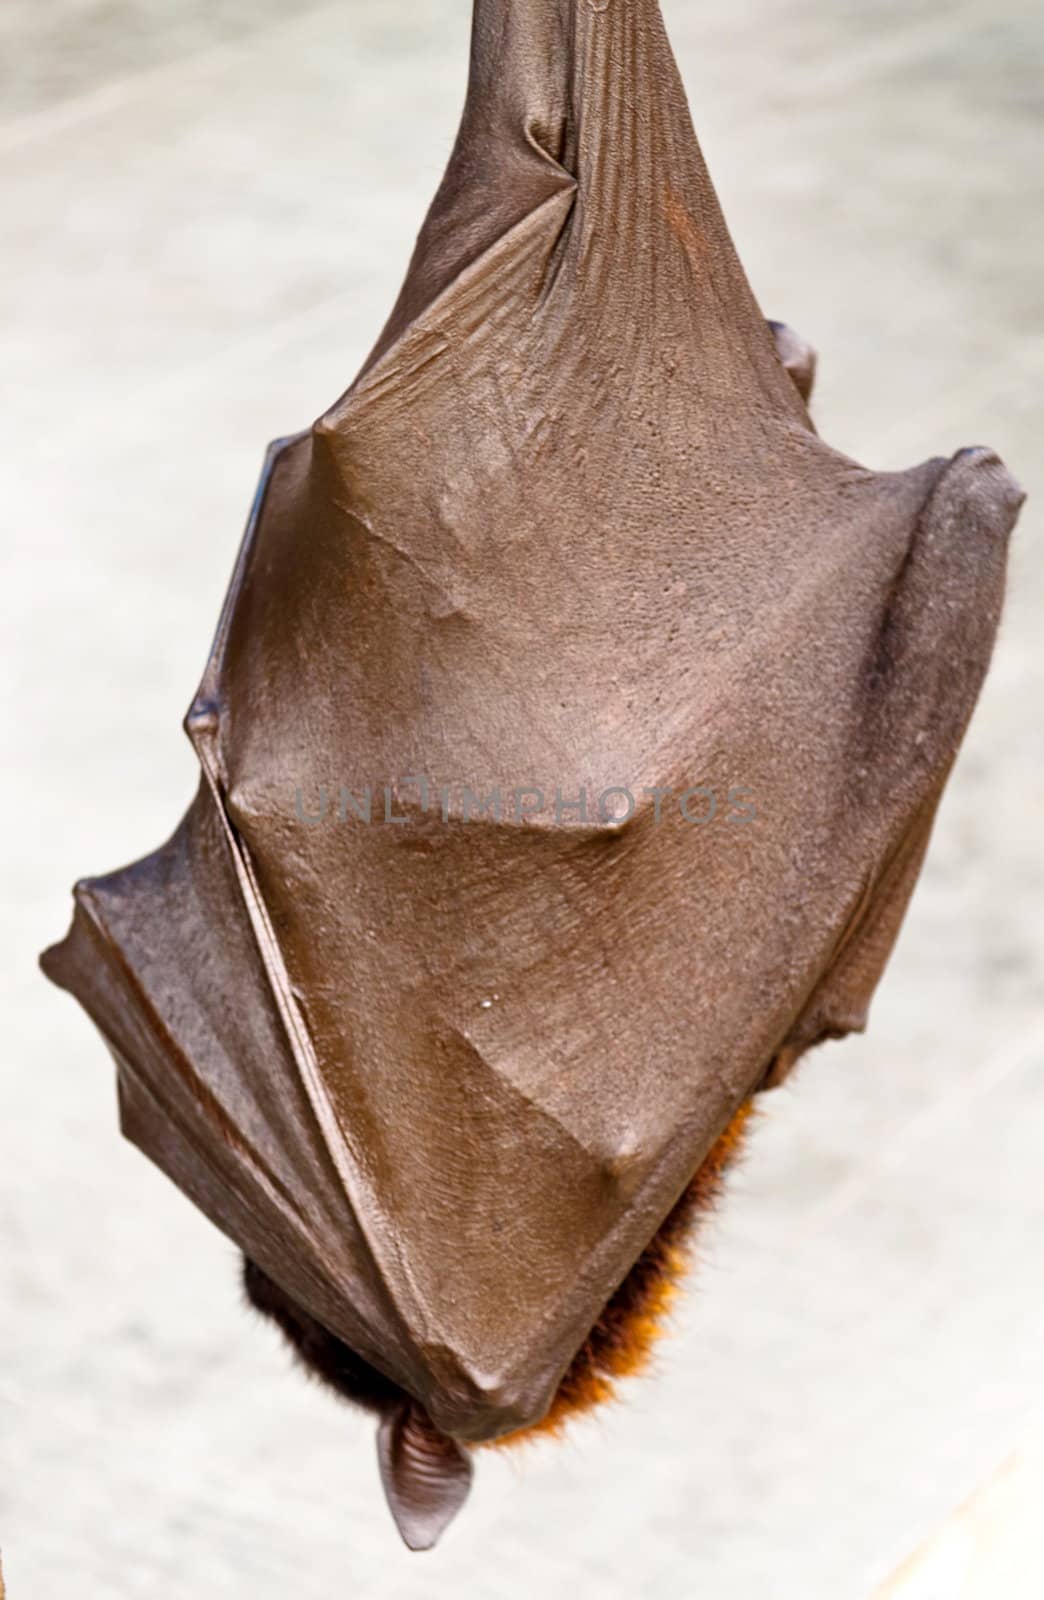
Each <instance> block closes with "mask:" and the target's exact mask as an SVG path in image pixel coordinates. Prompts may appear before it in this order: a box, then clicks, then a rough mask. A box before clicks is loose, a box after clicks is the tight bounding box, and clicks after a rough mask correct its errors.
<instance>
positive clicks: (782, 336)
mask: <svg viewBox="0 0 1044 1600" xmlns="http://www.w3.org/2000/svg"><path fill="white" fill-rule="evenodd" d="M769 331H770V332H771V334H772V337H773V339H775V341H776V354H777V355H778V356H779V359H780V360H781V361H782V363H783V365H784V366H785V367H786V369H787V371H788V372H789V373H790V376H791V377H792V378H793V380H794V387H795V388H796V389H797V392H798V394H799V395H800V396H801V398H802V400H804V402H805V404H806V405H807V404H808V402H809V401H810V400H811V398H812V385H813V384H814V383H815V381H816V352H815V351H814V350H813V348H812V346H811V345H810V344H808V343H806V341H805V340H804V339H802V338H801V337H800V335H799V334H796V333H795V332H794V330H793V328H789V327H788V326H787V324H786V323H785V322H770V323H769Z"/></svg>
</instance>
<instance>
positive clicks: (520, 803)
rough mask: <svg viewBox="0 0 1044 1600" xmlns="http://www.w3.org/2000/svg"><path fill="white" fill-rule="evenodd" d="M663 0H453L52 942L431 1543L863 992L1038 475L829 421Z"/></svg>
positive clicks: (646, 1282) (189, 1171) (619, 1311)
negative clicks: (394, 288)
mask: <svg viewBox="0 0 1044 1600" xmlns="http://www.w3.org/2000/svg"><path fill="white" fill-rule="evenodd" d="M813 367H814V358H813V356H812V354H811V351H810V350H809V348H808V347H807V346H806V345H805V344H804V343H803V342H802V341H801V340H800V339H798V338H797V337H796V336H795V335H794V334H792V333H791V332H790V331H789V330H788V329H786V328H785V327H781V326H779V325H771V324H768V323H766V321H765V320H764V318H763V317H762V315H761V312H760V311H759V309H758V306H757V304H756V302H755V299H754V297H753V294H752V291H751V289H750V287H749V285H748V283H747V280H746V278H745V276H744V273H743V270H742V267H741V266H740V263H739V261H738V259H737V256H736V253H735V250H734V248H733V245H732V242H731V240H730V237H729V233H728V230H727V227H726V224H725V222H724V219H723V217H722V214H721V210H720V208H719V205H718V201H717V199H716V197H715V193H714V190H713V188H712V185H711V182H710V179H709V177H708V174H707V171H706V168H705V165H704V162H703V159H702V156H701V153H700V150H699V147H698V145H697V142H696V138H695V135H694V133H693V129H692V124H691V121H690V116H689V111H688V108H687V104H686V99H685V94H684V90H683V88H682V84H681V81H680V78H679V74H678V71H677V68H676V65H675V62H674V60H673V57H672V54H671V50H670V46H669V44H668V41H667V38H666V35H665V32H664V28H663V24H662V20H661V17H660V12H659V7H658V5H657V4H656V0H476V4H475V8H474V21H473V36H472V49H471V71H470V81H469V87H468V93H467V99H466V105H465V109H464V113H463V120H462V123H461V127H460V131H459V134H458V137H457V140H456V144H455V147H454V149H453V152H452V155H451V158H450V161H449V166H448V169H447V171H446V174H445V177H444V178H443V180H442V183H441V186H440V188H439V189H438V192H437V194H436V197H435V199H434V202H433V204H432V207H431V209H430V211H429V213H428V216H427V219H426V221H425V222H424V225H423V228H422V230H421V233H420V236H419V239H418V242H417V246H416V250H415V253H414V255H413V258H412V262H411V264H410V267H409V271H408V274H407V277H406V280H405V284H404V286H403V288H402V291H401V293H400V295H399V298H398V301H397V303H396V304H395V306H394V309H393V310H392V313H391V316H390V319H389V321H388V323H387V325H386V327H385V328H384V331H383V333H382V334H381V335H380V338H379V339H378V341H377V344H376V346H375V348H374V349H373V351H372V353H371V355H370V356H369V358H368V359H367V360H366V362H365V364H364V366H363V368H362V371H361V372H360V374H359V376H358V377H357V378H356V379H355V381H354V383H353V384H352V386H351V388H349V389H348V391H347V393H345V394H344V395H343V396H342V398H340V399H339V400H337V401H336V403H335V404H333V405H332V406H331V407H330V408H329V409H328V410H327V411H326V412H325V413H324V414H323V415H322V416H321V417H320V418H319V420H318V421H317V422H316V423H315V424H314V425H313V426H312V427H310V428H308V429H307V430H306V431H304V432H302V433H300V434H298V435H296V436H294V437H292V438H288V439H283V440H280V441H278V442H277V443H275V444H274V445H272V446H271V447H270V449H269V451H268V455H267V459H266V462H265V466H264V471H263V475H262V478H261V483H260V488H259V490H258V494H257V498H256V502H255V504H254V508H253V511H252V514H251V516H250V520H249V523H248V526H247V530H246V535H245V538H244V541H243V544H242V547H241V550H240V554H239V558H238V563H237V565H236V567H235V571H234V575H233V578H232V582H231V587H230V589H229V592H228V597H227V601H226V603H225V607H224V611H223V614H222V616H221V619H220V623H219V627H218V631H217V635H216V639H215V642H214V645H213V649H212V652H211V655H210V658H209V661H208V662H207V664H206V669H205V672H204V674H203V678H202V682H201V686H200V688H199V691H198V693H197V695H196V697H195V699H194V700H193V702H192V705H191V708H190V710H189V712H188V716H187V720H186V728H187V732H188V735H189V738H190V739H191V741H192V744H193V746H194V748H195V751H196V754H197V755H198V758H199V765H200V770H201V780H200V786H199V790H198V793H197V795H196V798H195V800H194V801H193V803H192V805H191V807H190V809H189V811H188V814H187V816H186V817H185V819H184V821H183V823H182V824H181V826H180V828H179V829H178V831H177V832H176V833H175V835H174V837H173V838H172V839H171V840H170V841H169V843H167V844H166V845H165V846H163V848H162V849H160V850H158V851H157V852H156V853H155V854H154V855H151V856H149V857H148V858H147V859H146V860H144V861H141V862H138V863H137V864H136V865H134V866H131V867H128V868H126V869H124V870H122V871H119V872H116V873H113V874H111V875H109V876H107V877H102V878H95V879H90V880H86V881H84V882H81V883H80V884H79V885H78V886H77V888H76V891H75V914H74V920H73V925H72V928H71V931H70V933H69V935H68V936H67V938H66V939H65V941H64V943H62V944H60V945H58V946H56V947H55V948H53V949H52V950H50V951H49V952H47V953H46V955H45V956H44V958H43V964H44V969H45V971H46V972H47V974H48V975H49V976H50V977H51V978H53V979H54V980H55V982H57V983H58V984H60V985H62V986H63V987H65V988H66V989H69V990H71V991H72V993H73V994H74V995H75V996H76V997H77V998H78V999H79V1000H80V1002H81V1003H82V1004H83V1006H84V1007H85V1008H86V1010H87V1011H88V1012H89V1013H90V1015H91V1017H92V1018H93V1019H94V1021H95V1022H96V1024H97V1025H98V1027H99V1028H100V1030H101V1032H102V1034H103V1035H104V1037H105V1039H106V1041H107V1043H108V1046H109V1048H110V1050H111V1052H112V1054H113V1056H114V1058H115V1062H116V1068H117V1076H118V1087H119V1106H120V1117H121V1126H122V1129H123V1132H124V1133H125V1135H126V1136H127V1137H128V1138H129V1139H131V1140H132V1141H133V1142H134V1143H135V1144H137V1145H138V1146H139V1147H140V1148H141V1149H142V1150H143V1151H144V1152H145V1154H146V1155H147V1156H149V1157H150V1158H151V1160H152V1161H153V1162H155V1163H156V1165H157V1166H159V1167H160V1168H161V1169H162V1170H163V1171H164V1172H165V1173H166V1174H167V1175H168V1176H169V1177H170V1178H171V1179H172V1180H173V1181H174V1182H175V1183H176V1184H177V1185H178V1186H179V1188H181V1189H182V1190H183V1191H184V1193H185V1194H186V1195H187V1196H188V1197H189V1198H190V1199H191V1200H192V1201H194V1202H195V1204H196V1205H197V1206H198V1207H199V1208H200V1209H201V1210H202V1211H203V1212H204V1213H205V1214H206V1215H207V1216H208V1217H209V1218H210V1219H211V1220H212V1221H213V1222H214V1223H215V1224H216V1225H217V1226H218V1227H219V1228H220V1229H222V1230H223V1231H224V1233H225V1234H227V1235H228V1237H229V1238H230V1239H232V1240H233V1241H234V1242H235V1244H236V1245H237V1246H238V1247H239V1249H240V1250H241V1251H242V1253H243V1255H244V1257H245V1260H246V1266H245V1269H244V1270H245V1283H246V1289H247V1294H248V1296H249V1298H250V1299H251V1301H252V1302H253V1303H254V1304H255V1305H256V1306H257V1307H258V1308H259V1309H260V1310H261V1311H262V1312H264V1313H265V1314H266V1315H267V1316H269V1317H271V1318H272V1319H273V1320H274V1321H275V1322H276V1323H277V1324H278V1325H279V1326H280V1327H281V1328H282V1329H283V1332H284V1333H285V1334H286V1335H287V1337H288V1338H289V1340H290V1341H291V1344H292V1345H293V1347H294V1348H295V1349H296V1351H297V1352H298V1354H299V1355H300V1357H301V1359H302V1360H303V1361H304V1362H305V1364H306V1365H307V1366H308V1367H309V1368H310V1369H311V1370H312V1371H313V1372H314V1373H316V1374H318V1375H319V1376H320V1377H321V1378H323V1379H324V1380H325V1381H326V1382H327V1383H328V1384H330V1385H331V1386H332V1387H333V1389H334V1390H336V1391H337V1392H338V1393H339V1394H341V1395H343V1396H345V1397H347V1398H348V1399H350V1400H354V1401H357V1402H358V1403H359V1404H361V1405H363V1406H365V1407H367V1408H369V1409H370V1410H371V1411H373V1412H375V1413H376V1414H377V1418H378V1458H379V1466H380V1472H381V1477H382V1481H383V1483H384V1487H385V1490H386V1492H387V1497H388V1501H389V1504H390V1506H391V1509H392V1512H393V1514H394V1517H395V1520H396V1522H397V1524H398V1526H399V1529H400V1531H401V1533H402V1535H403V1537H404V1539H405V1540H406V1542H407V1544H409V1545H410V1546H411V1548H414V1549H426V1548H430V1547H431V1546H432V1545H433V1544H434V1543H435V1541H436V1540H437V1539H438V1537H439V1536H440V1535H441V1533H442V1532H443V1530H444V1529H445V1527H446V1526H447V1525H448V1523H449V1522H450V1521H451V1519H452V1518H453V1517H454V1516H455V1514H456V1513H457V1511H458V1510H459V1509H460V1507H461V1505H462V1504H463V1503H464V1500H465V1499H466V1497H467V1493H468V1489H469V1486H470V1483H471V1476H472V1470H473V1461H474V1453H475V1450H476V1448H477V1447H479V1446H481V1445H484V1444H493V1443H498V1442H503V1441H509V1442H510V1441H514V1440H515V1439H518V1438H519V1437H528V1436H530V1435H531V1434H532V1433H533V1432H535V1431H539V1430H540V1429H542V1428H543V1429H545V1430H550V1431H555V1430H557V1429H558V1428H559V1427H560V1426H561V1424H562V1423H563V1421H565V1420H566V1419H567V1418H568V1417H569V1416H571V1415H573V1414H574V1413H575V1412H577V1411H579V1410H583V1409H584V1408H586V1407H588V1406H590V1405H592V1404H596V1403H598V1401H600V1400H601V1399H604V1398H605V1396H606V1395H607V1394H608V1393H609V1392H611V1390H612V1387H613V1384H614V1383H615V1382H616V1380H617V1379H618V1378H620V1377H622V1376H626V1375H628V1374H629V1373H631V1372H633V1371H636V1370H639V1369H640V1367H641V1365H642V1363H643V1361H644V1359H645V1356H646V1353H647V1351H648V1349H649V1347H650V1344H651V1340H652V1338H653V1337H654V1336H655V1333H656V1330H657V1327H658V1326H659V1323H660V1321H661V1319H662V1314H663V1310H664V1308H665V1305H666V1303H667V1301H668V1300H669V1297H670V1295H671V1293H672V1292H673V1290H674V1287H675V1285H676V1282H677V1279H678V1276H679V1274H680V1272H681V1270H682V1268H683V1266H684V1261H685V1258H686V1253H687V1248H688V1243H687V1241H690V1240H691V1238H692V1237H693V1230H694V1229H695V1228H696V1227H697V1225H698V1222H699V1219H700V1217H701V1216H702V1215H703V1213H704V1212H705V1211H706V1209H707V1208H708V1206H709V1205H710V1204H711V1203H712V1202H713V1200H714V1198H715V1197H716V1195H717V1194H718V1192H719V1191H720V1188H721V1185H722V1182H723V1176H724V1173H725V1170H726V1168H727V1166H728V1163H729V1161H730V1159H731V1158H732V1156H733V1155H734V1154H735V1152H736V1150H737V1149H738V1148H739V1147H740V1145H741V1143H742V1139H743V1134H744V1129H745V1126H746V1125H747V1124H748V1123H749V1118H750V1111H751V1107H752V1105H753V1104H754V1102H755V1101H756V1099H757V1097H758V1095H759V1094H760V1093H761V1092H762V1091H765V1090H766V1089H768V1088H770V1087H772V1086H774V1085H776V1084H778V1083H780V1082H782V1081H783V1080H784V1079H785V1077H786V1076H787V1074H788V1073H789V1072H790V1071H791V1069H792V1068H793V1066H794V1064H795V1062H796V1061H797V1060H798V1058H799V1057H800V1056H801V1055H802V1054H803V1053H804V1052H805V1051H806V1050H808V1049H809V1048H810V1047H812V1046H814V1045H816V1044H817V1043H819V1042H820V1041H822V1040H824V1039H829V1038H837V1037H841V1036H842V1035H844V1034H846V1033H849V1032H851V1031H853V1030H858V1029H861V1028H862V1027H863V1026H864V1023H865V1020H866V1015H867V1008H868V1004H869V1001H870V999H871V996H872V994H873V992H874V990H875V987H876V985H877V983H878V981H879V979H880V977H881V974H882V971H883V969H884V966H885V963H886V961H887V959H888V956H889V954H890V951H891V948H892V946H893V943H894V941H895V938H896V935H897V933H898V929H899V926H900V923H901V921H902V918H903V915H904V912H905V909H906V906H907V903H908V900H909V897H910V894H911V892H912V890H913V886H914V883H915V880H916V878H917V876H918V872H919V869H920V866H921V863H922V860H923V857H924V853H925V850H926V847H927V843H928V838H929V833H930V829H931V826H932V821H933V817H934V814H935V811H936V808H937V805H938V802H939V799H940V795H941V793H942V790H943V787H944V784H945V782H946V779H947V777H948V774H949V772H950V769H951V767H952V764H953V761H954V758H955V755H956V753H957V750H958V747H959V744H960V742H961V739H962V736H963V734H964V730H965V728H966V725H967V722H968V719H969V717H970V715H971V712H972V709H973V707H974V704H975V701H976V698H977V696H978V693H979V689H980V687H981V684H982V681H983V678H984V675H985V673H986V670H987V667H988V663H989V658H990V654H991V650H992V647H993V642H994V637H995V634H996V630H997V626H998V619H999V616H1000V611H1001V605H1002V598H1003V588H1004V574H1005V560H1006V549H1007V542H1008V535H1009V533H1010V531H1011V529H1012V527H1013V525H1014V522H1015V518H1016V515H1017V512H1018V508H1019V505H1020V503H1021V500H1022V495H1021V491H1020V490H1019V488H1018V486H1017V484H1016V483H1015V481H1014V480H1013V479H1012V477H1011V476H1010V475H1009V474H1008V472H1007V471H1006V469H1005V468H1004V466H1003V465H1002V463H1001V462H1000V461H999V460H998V458H997V457H996V456H995V455H994V454H993V453H992V452H991V451H989V450H986V449H972V450H962V451H959V452H958V453H957V454H956V455H955V456H953V457H952V459H945V458H936V459H933V460H931V461H928V462H926V463H924V464H923V465H921V466H917V467H914V468H913V469H911V470H909V471H904V472H888V473H877V472H871V471H868V470H866V469H865V468H863V467H861V466H859V465H858V464H857V463H856V462H854V461H852V460H850V459H848V458H847V457H845V456H844V455H841V454H839V453H838V452H837V451H835V450H833V449H831V448H830V447H829V446H828V445H827V444H825V443H824V442H823V441H822V440H821V438H820V437H819V436H818V434H817V432H816V430H815V428H814V427H813V424H812V422H811V420H810V417H809V412H808V408H807V400H808V395H809V391H810V387H811V381H812V373H813Z"/></svg>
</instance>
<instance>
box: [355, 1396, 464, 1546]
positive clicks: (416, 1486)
mask: <svg viewBox="0 0 1044 1600" xmlns="http://www.w3.org/2000/svg"><path fill="white" fill-rule="evenodd" d="M377 1453H378V1457H379V1460H380V1464H381V1482H382V1483H383V1484H384V1492H385V1494H386V1495H387V1497H388V1505H389V1506H390V1508H391V1514H392V1516H393V1517H394V1518H395V1523H396V1526H397V1527H398V1530H399V1532H400V1533H401V1534H402V1537H403V1540H404V1541H405V1543H406V1544H407V1545H408V1546H409V1548H410V1549H411V1550H432V1549H434V1547H435V1545H437V1544H438V1542H439V1540H440V1539H441V1538H442V1535H443V1534H444V1533H445V1531H446V1529H447V1528H448V1527H449V1525H450V1523H451V1522H452V1521H453V1519H454V1517H455V1516H456V1515H457V1512H458V1511H459V1510H460V1508H461V1506H463V1504H464V1502H465V1500H466V1499H467V1498H468V1495H469V1494H470V1493H471V1457H470V1456H469V1455H468V1454H467V1452H466V1451H465V1450H464V1449H462V1447H461V1446H460V1445H459V1444H458V1443H457V1442H456V1440H455V1439H450V1438H447V1436H446V1435H445V1434H444V1433H440V1432H439V1430H438V1428H436V1426H435V1424H434V1423H433V1422H432V1420H431V1418H430V1417H429V1416H428V1413H427V1412H426V1411H425V1410H424V1407H423V1406H420V1405H418V1404H417V1403H416V1401H415V1400H404V1401H403V1402H402V1404H401V1405H398V1406H396V1408H395V1410H394V1411H390V1412H389V1413H388V1415H387V1416H386V1417H385V1418H384V1421H383V1422H382V1423H381V1427H380V1432H379V1434H378V1436H377Z"/></svg>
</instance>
